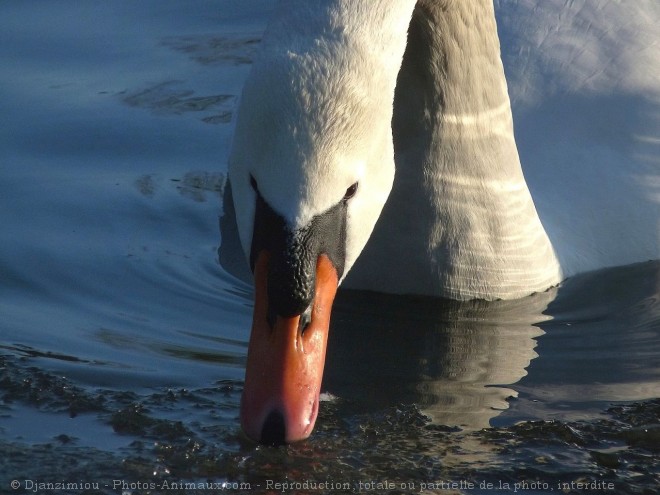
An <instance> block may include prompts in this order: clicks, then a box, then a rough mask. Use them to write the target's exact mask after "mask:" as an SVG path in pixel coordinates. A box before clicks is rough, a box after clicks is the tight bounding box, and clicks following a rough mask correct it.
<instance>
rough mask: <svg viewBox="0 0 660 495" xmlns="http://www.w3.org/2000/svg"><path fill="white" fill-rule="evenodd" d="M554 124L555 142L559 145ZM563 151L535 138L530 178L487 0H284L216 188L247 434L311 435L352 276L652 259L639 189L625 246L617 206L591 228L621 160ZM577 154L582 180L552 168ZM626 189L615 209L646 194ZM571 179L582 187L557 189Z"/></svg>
mask: <svg viewBox="0 0 660 495" xmlns="http://www.w3.org/2000/svg"><path fill="white" fill-rule="evenodd" d="M546 111H548V112H551V109H546ZM659 128H660V127H659ZM553 137H557V141H556V142H549V143H546V146H547V147H548V148H550V149H553V150H554V148H553V147H554V146H560V147H561V146H563V144H564V143H563V142H562V139H561V136H560V135H559V136H553ZM654 139H655V141H654ZM649 140H650V141H649V142H650V143H651V144H652V145H654V144H655V145H657V138H653V137H650V138H649ZM573 144H574V145H575V144H576V143H573ZM525 150H526V151H528V150H529V148H525ZM563 151H564V150H561V149H560V150H559V153H557V152H556V151H555V152H554V154H553V153H549V152H547V151H543V150H537V152H538V153H539V155H541V160H539V162H540V164H541V165H532V166H531V168H530V170H531V173H530V175H531V176H532V177H533V179H534V181H533V186H532V190H533V193H530V187H529V186H528V182H527V180H526V175H527V169H526V171H525V175H523V167H522V166H521V161H520V158H519V154H518V147H517V145H516V140H515V138H514V127H513V118H512V111H511V103H510V100H509V95H508V90H507V82H506V78H505V74H504V69H503V65H502V61H501V57H500V45H499V39H498V34H497V26H496V21H495V14H494V9H493V4H492V1H490V0H474V1H470V2H463V1H454V0H419V1H415V0H388V1H386V0H381V1H377V0H373V1H369V2H362V1H358V0H326V1H321V0H310V1H308V0H286V1H282V2H281V3H280V5H279V7H278V9H277V10H276V12H275V14H274V16H273V20H272V21H271V23H270V25H269V27H268V29H267V31H266V33H265V35H264V38H263V50H262V52H261V54H260V55H259V57H258V59H257V60H255V63H254V65H253V67H252V71H251V74H250V76H249V78H248V80H247V83H246V85H245V88H244V91H243V95H242V98H241V103H240V107H239V113H238V118H237V122H236V130H235V136H234V140H233V145H232V150H231V154H230V159H229V188H230V189H229V191H228V194H227V195H226V198H229V203H230V205H229V206H230V207H229V208H227V211H226V212H225V214H226V215H229V216H230V217H231V218H232V219H233V218H234V217H235V223H236V228H237V230H238V235H239V237H240V243H241V246H242V250H243V253H244V254H245V257H246V258H247V259H248V263H249V265H250V267H251V269H252V272H253V273H254V277H255V286H256V295H255V298H256V302H255V315H254V319H253V328H252V336H251V340H250V347H249V350H248V365H247V372H246V386H245V390H244V396H243V403H242V412H241V417H242V425H243V428H244V430H245V431H246V433H247V434H248V435H249V436H251V437H253V438H255V439H257V440H262V441H274V442H276V443H277V442H281V441H293V440H297V439H300V438H305V437H306V436H308V435H309V434H310V432H311V429H312V427H313V425H314V421H315V418H316V413H317V411H318V394H319V392H320V383H321V376H322V372H323V361H324V358H325V347H324V346H325V344H324V342H325V340H326V338H327V331H328V326H329V311H330V307H331V305H332V300H333V298H334V293H335V292H334V291H336V289H337V285H338V284H339V283H341V282H342V281H343V280H344V279H345V282H344V284H345V286H347V287H351V288H361V289H369V290H376V291H380V292H391V293H409V294H410V293H412V294H424V295H432V296H441V297H449V298H453V299H475V298H480V299H514V298H520V297H523V296H526V295H528V294H530V293H532V292H537V291H543V290H545V289H547V288H549V287H551V286H553V285H556V284H557V283H559V282H560V281H561V280H562V278H563V277H565V276H567V275H571V274H573V273H577V272H578V271H581V270H584V269H593V268H597V267H599V266H598V265H599V264H601V266H606V264H607V263H610V264H613V262H614V263H616V259H617V256H619V258H620V259H622V260H624V261H625V262H628V263H630V262H634V261H640V260H641V259H645V258H646V259H648V258H655V257H658V254H659V251H660V250H659V249H658V245H659V242H658V228H657V227H658V225H657V218H658V203H660V201H658V200H657V198H655V200H656V201H655V202H652V200H653V197H651V196H648V195H647V196H646V198H647V199H646V200H647V201H649V200H648V198H649V197H651V202H650V203H648V204H647V206H648V205H650V207H649V208H647V209H642V210H643V211H642V212H641V213H640V215H641V216H642V217H643V218H644V219H646V220H649V219H650V221H651V222H653V221H655V222H656V223H655V227H654V229H651V231H650V232H646V231H640V230H634V232H635V233H636V234H638V235H640V237H641V238H640V240H639V243H638V244H636V246H638V247H636V248H634V249H632V250H630V251H632V252H633V254H632V255H625V256H624V255H621V251H625V247H624V246H625V245H624V243H622V242H621V241H620V240H619V239H617V240H616V242H614V244H615V245H616V246H617V254H616V255H615V256H614V257H608V256H602V255H600V253H603V252H607V251H608V245H607V244H606V240H607V238H616V236H617V235H618V232H616V231H615V232H613V231H612V229H613V228H616V227H617V225H619V224H620V226H621V227H622V228H623V231H626V232H628V231H629V229H628V230H626V229H625V226H624V225H623V224H622V223H621V219H622V216H621V214H617V215H616V219H617V220H618V222H619V223H618V224H617V222H614V223H613V224H612V223H611V222H610V223H608V222H607V219H606V220H605V221H599V222H594V224H595V227H591V226H590V225H589V224H590V221H592V220H593V219H594V218H595V217H596V216H598V215H601V214H602V213H603V212H602V211H590V210H589V208H588V204H589V199H590V197H594V198H597V200H598V202H597V204H598V205H599V206H603V205H605V202H604V201H603V199H605V198H607V196H611V195H612V191H613V190H615V189H616V185H617V184H618V183H620V182H621V181H623V180H624V179H625V178H626V177H627V170H628V167H629V166H630V165H629V164H628V163H627V162H626V161H625V160H621V163H616V164H615V163H611V161H612V160H616V158H617V157H614V158H612V157H609V160H610V161H607V160H599V158H602V157H598V156H597V157H596V160H594V159H593V157H590V156H585V157H583V160H581V161H580V162H579V163H572V164H570V165H566V164H556V163H552V157H557V156H561V153H562V152H563ZM533 158H534V157H533V156H532V157H531V159H532V160H533ZM596 162H598V163H597V164H596V165H595V163H596ZM655 163H656V164H657V158H656V161H655ZM599 166H600V168H599ZM543 167H546V168H545V171H541V169H542V168H543ZM571 167H573V168H575V169H576V170H578V169H579V167H583V168H584V169H585V170H586V175H585V174H583V175H580V173H572V174H567V175H565V176H564V177H561V176H557V177H555V176H553V174H554V172H555V171H557V172H562V171H563V172H565V171H566V170H567V168H568V169H570V168H571ZM612 167H615V168H616V172H615V173H610V171H609V170H608V169H609V168H612ZM617 167H618V168H617ZM647 172H648V170H647ZM649 174H650V175H651V176H652V177H654V178H653V179H652V181H651V183H653V180H655V181H657V180H658V175H657V169H656V175H653V171H652V170H651V171H650V172H649ZM566 177H567V178H568V181H569V182H565V181H566ZM562 181H564V182H562ZM617 181H618V182H617ZM601 182H602V183H603V185H604V186H605V187H606V189H605V190H604V191H599V188H600V187H601V184H600V183H601ZM631 184H632V182H630V181H627V182H625V184H623V186H624V189H625V190H626V192H627V193H628V197H627V198H626V200H625V205H626V210H625V211H626V212H632V211H635V208H636V207H638V205H639V201H641V200H640V198H641V196H642V189H640V188H641V187H642V186H637V188H635V187H634V186H633V185H631ZM546 185H547V187H546V188H544V186H546ZM564 186H565V189H566V190H569V191H571V194H575V196H576V197H575V198H570V197H567V196H566V195H561V194H558V195H556V196H555V197H553V194H557V191H561V190H562V187H564ZM580 186H586V187H584V190H585V191H587V193H586V194H584V193H583V194H582V195H580V194H579V193H578V192H577V188H579V187H580ZM545 190H547V191H548V193H544V191H545ZM594 190H595V192H594ZM533 197H534V200H533V199H532V198H533ZM571 199H574V200H575V203H576V204H577V205H578V206H579V207H578V208H577V209H576V210H574V211H573V210H571V207H570V200H571ZM535 202H536V203H537V204H538V205H540V206H541V209H540V214H539V210H537V204H535ZM615 204H616V202H615ZM636 205H637V206H636ZM649 211H650V213H649ZM553 212H557V215H555V216H553ZM654 215H655V216H654ZM571 216H573V217H578V218H577V220H576V222H575V224H574V225H573V226H569V224H570V219H571ZM605 216H607V215H605ZM607 229H610V230H609V231H608V230H607ZM647 230H648V229H647ZM590 241H593V242H590ZM224 242H225V239H224V234H223V243H224ZM365 246H366V247H365ZM639 246H641V248H640V247H639ZM360 253H362V254H360ZM640 257H641V259H640ZM264 363H275V364H273V366H271V367H270V368H269V367H268V366H266V367H264Z"/></svg>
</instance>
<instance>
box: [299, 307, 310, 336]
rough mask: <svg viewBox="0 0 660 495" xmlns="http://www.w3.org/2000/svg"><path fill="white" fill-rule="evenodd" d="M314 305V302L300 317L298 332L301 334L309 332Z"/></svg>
mask: <svg viewBox="0 0 660 495" xmlns="http://www.w3.org/2000/svg"><path fill="white" fill-rule="evenodd" d="M313 305H314V303H313V302H312V304H310V305H309V306H307V309H306V310H305V311H303V313H302V314H301V315H300V320H298V332H300V334H304V333H305V330H307V327H308V326H309V324H310V323H311V322H312V306H313Z"/></svg>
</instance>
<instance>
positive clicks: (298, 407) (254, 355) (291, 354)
mask: <svg viewBox="0 0 660 495" xmlns="http://www.w3.org/2000/svg"><path fill="white" fill-rule="evenodd" d="M269 260H270V255H269V254H268V252H267V251H262V252H261V253H260V254H259V256H258V258H257V260H256V263H255V265H254V278H255V303H254V315H253V320H252V333H251V335H250V344H249V347H248V358H247V367H246V374H245V388H244V390H243V397H242V400H241V426H242V427H243V431H244V432H245V433H246V434H247V435H248V436H249V437H250V438H252V439H253V440H256V441H260V442H264V443H270V444H281V443H289V442H295V441H297V440H303V439H305V438H307V437H308V436H309V435H310V434H311V433H312V429H313V428H314V423H315V422H316V416H317V414H318V410H319V394H320V391H321V380H322V378H323V367H324V364H325V352H326V347H327V342H328V331H329V328H330V313H331V310H332V303H333V301H334V298H335V294H336V292H337V285H338V283H339V280H338V276H337V270H336V269H335V267H334V266H333V264H332V262H331V261H330V259H329V258H328V257H327V256H326V255H325V254H322V255H320V256H319V257H318V259H317V263H316V284H315V293H314V299H313V301H312V303H311V304H312V308H311V320H310V322H309V324H308V325H307V326H306V327H305V328H300V326H301V325H300V319H301V316H302V315H297V316H293V317H290V318H288V317H282V316H280V315H277V317H276V319H275V321H274V324H273V325H272V326H271V323H269V321H268V290H267V285H268V266H269Z"/></svg>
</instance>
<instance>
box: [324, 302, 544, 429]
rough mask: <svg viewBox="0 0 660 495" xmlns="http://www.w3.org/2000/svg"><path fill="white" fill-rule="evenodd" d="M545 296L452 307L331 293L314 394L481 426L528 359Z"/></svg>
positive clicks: (503, 401)
mask: <svg viewBox="0 0 660 495" xmlns="http://www.w3.org/2000/svg"><path fill="white" fill-rule="evenodd" d="M555 294H556V290H552V291H548V292H545V293H543V294H535V295H533V296H530V297H528V298H525V299H521V300H518V301H496V302H484V301H473V302H469V303H456V302H451V301H438V300H437V299H430V298H414V297H402V296H391V295H384V294H375V293H369V292H360V291H345V292H343V293H340V295H339V296H338V299H337V302H336V305H335V306H336V307H335V313H334V320H333V321H334V323H333V327H332V330H331V335H330V343H329V348H328V363H327V367H326V381H325V384H324V389H327V390H328V391H329V392H330V393H332V394H335V395H338V396H339V397H340V398H342V399H347V400H350V401H353V402H355V403H356V404H357V407H360V406H361V407H364V408H375V409H377V408H381V407H387V406H390V405H393V404H397V403H411V402H415V403H417V404H419V405H420V407H421V408H422V410H423V411H424V413H425V414H427V415H428V416H430V417H431V418H432V419H433V421H434V422H435V423H438V424H443V425H448V426H460V427H462V428H468V429H473V428H483V427H487V426H488V425H489V421H490V419H491V418H492V417H494V416H496V415H497V414H499V412H501V411H502V410H504V409H506V408H507V407H508V403H507V399H508V398H509V397H515V396H516V395H517V393H516V391H514V390H512V389H511V388H509V387H507V386H506V385H509V384H513V383H516V382H517V381H519V380H520V379H521V378H522V377H523V376H524V375H525V374H526V371H525V370H526V368H527V367H528V366H529V363H530V361H531V360H532V359H534V358H535V357H537V354H536V352H535V351H534V348H535V347H536V341H535V340H534V338H535V337H538V336H539V335H541V334H542V333H543V332H542V331H541V330H540V328H538V326H535V324H537V323H538V322H540V321H543V320H546V319H548V317H547V316H544V315H543V314H542V312H543V311H544V310H545V309H546V307H547V305H548V303H549V302H550V301H551V300H552V299H553V298H554V296H555Z"/></svg>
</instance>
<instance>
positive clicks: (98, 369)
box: [0, 0, 660, 493]
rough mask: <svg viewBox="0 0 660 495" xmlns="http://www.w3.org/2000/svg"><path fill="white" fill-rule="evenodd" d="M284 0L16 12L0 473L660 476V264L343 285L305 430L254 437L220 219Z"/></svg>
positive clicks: (244, 299)
mask: <svg viewBox="0 0 660 495" xmlns="http://www.w3.org/2000/svg"><path fill="white" fill-rule="evenodd" d="M270 7H271V2H266V1H264V2H258V1H251V2H240V1H238V0H236V1H222V2H217V1H216V2H211V1H208V2H196V3H195V8H194V9H192V8H190V7H189V6H188V5H187V4H186V3H183V2H162V1H159V2H140V3H139V4H135V3H133V2H109V3H108V2H106V3H104V2H85V3H80V2H58V3H56V4H53V3H50V2H5V3H3V4H2V6H1V7H0V19H1V20H0V25H1V27H2V29H0V71H1V73H2V74H3V77H2V78H0V95H2V97H1V98H0V112H1V115H2V124H1V128H0V129H1V131H0V150H1V151H0V171H1V172H0V192H1V194H0V225H2V242H1V243H0V315H1V319H0V396H1V397H2V401H1V402H0V454H1V455H0V493H4V492H9V493H22V492H26V491H32V492H34V491H38V492H39V493H50V492H52V490H49V487H48V486H46V485H43V486H41V490H40V491H39V490H38V489H39V485H38V483H57V482H67V483H78V484H79V485H76V486H74V485H72V486H70V487H69V488H68V489H67V490H65V491H64V493H90V492H91V493H120V492H122V491H123V492H126V493H171V492H172V489H174V488H181V486H179V485H176V483H193V482H194V483H205V482H210V483H215V484H216V485H210V486H204V487H201V486H200V487H199V488H209V490H206V491H207V492H212V491H213V490H215V491H220V490H223V491H228V492H240V491H245V490H247V489H248V488H249V489H251V490H252V491H261V492H264V491H270V492H271V493H281V492H282V491H285V492H288V493H338V492H339V493H341V492H352V493H491V492H493V491H496V490H497V491H499V492H500V493H507V492H513V491H514V490H517V491H520V492H522V491H523V490H526V491H525V492H524V493H550V492H558V491H561V490H562V489H563V490H564V493H584V492H585V491H589V492H590V493H601V492H602V493H655V490H656V488H657V486H658V482H659V481H660V466H659V463H658V457H657V456H658V447H657V446H658V445H660V442H659V441H658V440H660V420H659V417H660V399H659V398H660V381H659V375H660V369H659V367H658V363H659V362H660V338H659V337H660V335H659V334H660V263H658V262H648V263H643V264H638V265H633V266H630V267H623V268H616V269H611V270H605V271H602V272H598V273H594V274H588V275H585V276H581V277H576V278H575V279H572V280H569V281H568V282H567V283H565V284H564V285H563V286H562V287H560V288H559V289H553V290H551V291H548V292H546V293H543V294H537V295H534V296H531V297H529V298H526V299H524V300H521V301H516V302H509V303H503V302H500V303H491V304H484V303H469V304H460V305H459V304H453V303H440V302H438V301H432V300H427V299H417V298H403V297H391V296H382V295H375V294H369V293H348V292H346V293H340V295H339V296H338V301H337V303H336V308H335V312H334V316H333V323H332V330H331V338H330V343H329V350H328V361H327V365H326V376H325V382H324V387H323V388H324V390H325V391H326V392H327V393H326V394H324V402H323V404H322V408H321V413H320V417H319V420H318V423H317V429H316V431H315V433H314V435H313V436H312V438H311V439H309V440H308V441H305V442H303V443H300V444H296V445H292V446H289V447H283V448H269V447H261V446H255V445H254V444H252V443H250V442H249V441H248V440H247V439H245V438H244V437H243V436H242V434H241V433H240V430H239V427H238V406H239V401H240V394H241V387H242V379H243V373H244V365H245V356H246V351H247V339H248V329H249V324H250V317H251V302H250V301H251V291H252V289H251V287H250V286H248V285H245V284H244V283H242V282H241V281H239V280H237V279H235V278H233V277H232V276H231V275H229V274H228V273H227V272H225V271H224V270H223V269H222V267H221V266H220V265H219V264H218V263H217V259H216V258H217V256H216V250H217V247H218V244H219V242H220V233H219V229H218V218H219V215H220V214H221V208H222V188H223V185H224V180H225V172H226V164H225V163H226V155H227V148H228V143H229V138H230V131H231V125H230V120H231V113H232V111H233V109H234V108H235V103H236V97H237V95H238V94H239V93H240V88H241V85H242V81H243V80H244V78H245V76H246V74H247V71H248V68H249V61H250V60H251V57H252V55H253V53H254V50H255V48H256V46H257V45H258V40H259V36H260V33H261V30H262V29H263V26H264V24H265V22H266V19H267V14H268V10H269V8H270ZM13 480H16V481H18V483H19V485H18V487H19V489H18V490H16V491H15V490H13V489H12V485H11V484H10V483H11V482H12V481H13ZM305 482H306V483H307V485H304V483H305ZM571 482H573V483H574V484H573V485H572V486H571V485H570V483H571ZM222 483H226V484H225V485H222ZM277 483H280V485H276V484H277ZM285 483H289V485H285ZM296 483H298V484H299V485H296ZM323 483H325V485H324V484H323ZM561 483H567V484H566V485H562V484H561ZM575 483H586V485H585V486H586V488H585V487H582V488H578V487H577V485H576V484H575ZM609 483H611V485H608V484H609ZM85 484H87V485H85ZM516 484H517V485H516ZM611 487H613V488H611ZM51 488H53V487H51ZM77 488H80V489H77ZM85 488H88V490H87V492H85ZM188 488H191V487H190V486H189V487H188ZM225 489H226V490H225ZM174 491H176V490H174ZM184 491H185V490H181V492H184ZM189 492H190V489H189V490H188V493H189ZM60 493H63V492H62V491H60Z"/></svg>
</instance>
